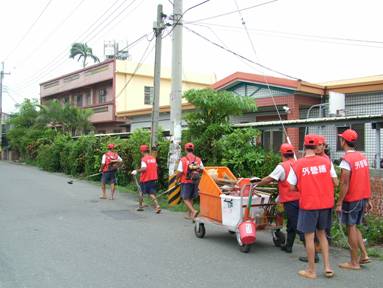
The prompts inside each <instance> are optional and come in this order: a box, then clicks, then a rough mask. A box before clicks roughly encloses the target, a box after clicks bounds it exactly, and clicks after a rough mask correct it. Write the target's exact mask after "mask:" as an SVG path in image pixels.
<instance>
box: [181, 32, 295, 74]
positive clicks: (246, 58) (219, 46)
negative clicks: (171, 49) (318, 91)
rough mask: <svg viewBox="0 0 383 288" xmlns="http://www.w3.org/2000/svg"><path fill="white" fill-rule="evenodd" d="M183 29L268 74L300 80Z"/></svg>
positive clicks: (197, 33) (199, 34)
mask: <svg viewBox="0 0 383 288" xmlns="http://www.w3.org/2000/svg"><path fill="white" fill-rule="evenodd" d="M184 28H185V29H186V30H188V31H190V32H191V33H193V34H195V35H197V36H198V37H200V38H202V39H204V40H205V41H207V42H209V43H211V44H212V45H214V46H217V47H218V48H221V49H223V50H225V51H226V52H229V53H231V54H233V55H235V56H237V57H239V58H242V59H244V60H246V61H248V62H249V63H252V64H254V65H256V66H259V67H261V68H264V69H266V70H268V71H270V72H274V73H276V74H279V75H282V76H285V77H287V78H290V79H294V80H301V79H300V78H297V77H295V76H291V75H289V74H286V73H284V72H281V71H278V70H276V69H273V68H270V67H268V66H266V65H263V64H261V63H259V62H256V61H254V60H251V59H250V58H248V57H245V56H243V55H241V54H239V53H237V52H235V51H233V50H231V49H229V48H225V47H224V46H222V45H221V44H219V43H217V42H215V41H213V40H211V39H209V38H207V37H205V36H204V35H202V34H201V33H199V32H197V31H195V30H193V29H191V28H190V27H188V26H185V25H184Z"/></svg>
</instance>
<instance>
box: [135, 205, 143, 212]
mask: <svg viewBox="0 0 383 288" xmlns="http://www.w3.org/2000/svg"><path fill="white" fill-rule="evenodd" d="M136 210H137V211H144V207H143V206H138V208H137V209H136Z"/></svg>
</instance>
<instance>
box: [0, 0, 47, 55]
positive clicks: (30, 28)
mask: <svg viewBox="0 0 383 288" xmlns="http://www.w3.org/2000/svg"><path fill="white" fill-rule="evenodd" d="M52 1H53V0H48V2H47V3H46V4H45V6H44V8H43V9H42V10H41V12H40V14H39V15H38V16H37V18H36V19H35V20H34V21H33V23H32V24H31V25H30V26H29V28H28V29H27V31H26V32H25V33H24V34H23V36H22V37H21V38H20V40H19V41H18V42H17V44H16V45H15V47H14V48H13V49H11V52H10V53H9V54H8V55H7V56H6V57H5V59H4V61H6V60H7V59H8V58H9V57H10V56H11V55H12V54H13V53H14V52H15V51H16V50H17V49H18V48H19V47H20V45H21V43H22V42H23V41H24V40H25V38H27V36H28V35H29V33H30V32H31V31H32V29H33V27H35V25H36V24H37V22H38V21H39V20H40V18H41V17H42V16H43V14H44V12H45V11H46V10H47V9H48V7H49V5H50V4H51V3H52Z"/></svg>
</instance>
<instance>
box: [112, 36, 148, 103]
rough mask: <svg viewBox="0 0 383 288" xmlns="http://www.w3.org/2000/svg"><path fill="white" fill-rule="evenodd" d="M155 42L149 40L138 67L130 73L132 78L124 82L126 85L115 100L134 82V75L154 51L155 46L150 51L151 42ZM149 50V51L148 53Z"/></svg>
mask: <svg viewBox="0 0 383 288" xmlns="http://www.w3.org/2000/svg"><path fill="white" fill-rule="evenodd" d="M152 43H153V39H152V40H151V41H149V42H148V45H147V46H146V48H145V50H144V53H143V54H142V56H141V58H140V60H139V61H138V62H137V65H136V67H135V68H134V70H133V73H132V74H131V75H130V78H129V80H128V81H126V83H125V84H124V86H123V87H122V88H121V90H120V91H119V92H118V94H117V95H116V97H115V100H117V99H118V98H119V97H120V96H121V95H122V93H123V92H124V91H125V89H126V87H128V85H129V84H130V82H132V80H133V79H134V77H135V76H136V74H137V72H138V70H139V69H140V68H141V66H142V64H143V63H144V61H145V59H146V58H147V57H148V56H149V55H150V53H151V52H152V51H153V48H154V46H153V47H152V49H151V50H150V51H149V48H150V46H151V44H152ZM148 51H149V53H148Z"/></svg>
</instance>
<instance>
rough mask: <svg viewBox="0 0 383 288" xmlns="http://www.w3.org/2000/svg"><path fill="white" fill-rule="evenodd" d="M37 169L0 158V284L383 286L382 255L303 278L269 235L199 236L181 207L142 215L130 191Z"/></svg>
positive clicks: (54, 287) (341, 257) (2, 287)
mask: <svg viewBox="0 0 383 288" xmlns="http://www.w3.org/2000/svg"><path fill="white" fill-rule="evenodd" d="M67 181H68V177H66V176H64V175H60V174H51V173H47V172H43V171H40V170H38V169H37V168H35V167H29V166H25V165H18V164H12V163H8V162H2V161H0V233H1V239H0V288H19V287H20V288H24V287H26V288H45V287H46V288H60V287H66V288H69V287H70V288H82V287H84V288H98V287H100V288H120V287H121V288H123V287H156V288H162V287H164V288H165V287H166V288H172V287H177V288H182V287H193V288H194V287H209V288H214V287H219V288H224V287H278V288H279V287H364V288H367V287H371V288H372V287H382V281H383V262H379V261H374V263H372V264H370V265H369V266H367V267H366V268H363V270H362V271H352V272H351V271H341V270H340V269H338V268H337V267H335V266H336V264H337V263H340V262H342V261H345V260H347V257H348V254H347V251H343V250H336V249H335V250H333V251H332V259H331V260H332V263H333V265H334V268H335V272H336V276H335V278H334V279H330V280H329V279H325V278H324V277H323V276H322V274H321V272H320V271H321V268H322V267H320V266H319V267H318V274H319V277H318V279H317V280H315V281H312V280H305V279H301V278H299V277H298V276H297V271H298V270H299V269H301V268H303V267H304V266H303V265H302V263H300V262H299V261H298V260H297V258H298V256H300V255H303V254H304V251H303V246H302V245H297V246H296V248H295V250H294V253H293V254H286V253H283V252H281V251H280V250H278V249H277V248H275V247H274V246H273V244H272V240H271V236H270V234H269V233H267V232H260V233H258V235H257V243H256V244H255V246H254V247H253V249H252V251H251V253H249V254H243V253H240V252H239V250H238V247H237V245H236V241H235V237H234V236H233V235H230V234H229V233H227V232H226V231H224V230H221V229H219V228H217V227H210V226H208V227H207V235H206V238H204V239H197V238H196V237H195V236H194V233H193V225H192V224H191V223H190V222H188V221H186V220H185V219H184V218H183V215H182V214H180V213H173V212H169V211H163V213H162V214H160V215H156V214H154V213H153V211H152V210H150V209H147V210H146V211H144V212H136V211H135V208H136V202H135V201H134V199H132V198H133V197H132V195H131V194H125V193H124V194H123V195H120V196H119V198H118V199H117V200H115V201H110V200H99V199H98V194H99V190H98V187H97V186H95V185H94V184H91V183H87V182H82V181H74V184H73V185H69V184H67Z"/></svg>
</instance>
